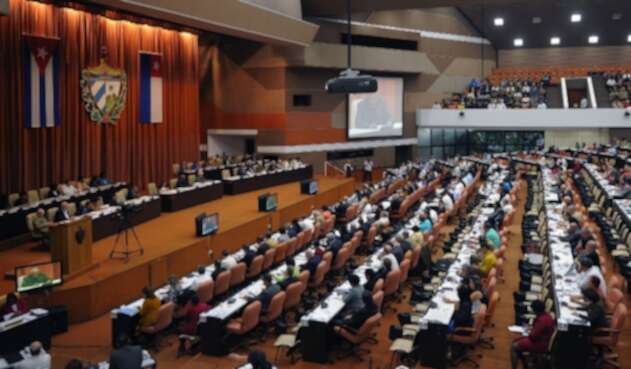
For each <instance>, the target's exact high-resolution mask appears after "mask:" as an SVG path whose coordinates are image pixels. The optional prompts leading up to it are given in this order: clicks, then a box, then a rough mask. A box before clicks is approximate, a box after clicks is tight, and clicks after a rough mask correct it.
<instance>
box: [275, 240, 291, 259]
mask: <svg viewBox="0 0 631 369" xmlns="http://www.w3.org/2000/svg"><path fill="white" fill-rule="evenodd" d="M288 248H289V241H287V242H285V243H283V244H282V245H279V246H278V247H277V248H276V254H275V255H274V264H275V265H278V264H280V263H282V262H284V261H285V258H286V257H287V249H288Z"/></svg>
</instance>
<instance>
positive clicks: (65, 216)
mask: <svg viewBox="0 0 631 369" xmlns="http://www.w3.org/2000/svg"><path fill="white" fill-rule="evenodd" d="M67 220H70V211H69V210H68V203H67V202H66V201H64V202H62V203H61V207H60V208H59V210H58V211H57V213H56V214H55V223H59V222H63V221H67Z"/></svg>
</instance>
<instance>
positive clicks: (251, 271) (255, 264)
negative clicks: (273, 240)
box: [246, 255, 265, 279]
mask: <svg viewBox="0 0 631 369" xmlns="http://www.w3.org/2000/svg"><path fill="white" fill-rule="evenodd" d="M263 261H265V257H263V255H257V256H256V257H255V258H254V259H252V262H251V263H250V267H249V268H248V274H247V275H246V277H247V279H254V278H256V277H258V276H259V274H261V272H262V271H263Z"/></svg>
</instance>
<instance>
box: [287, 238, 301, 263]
mask: <svg viewBox="0 0 631 369" xmlns="http://www.w3.org/2000/svg"><path fill="white" fill-rule="evenodd" d="M297 245H298V238H296V237H294V238H291V239H289V241H287V253H286V254H285V257H286V258H288V257H290V256H293V255H294V254H295V253H296V247H297Z"/></svg>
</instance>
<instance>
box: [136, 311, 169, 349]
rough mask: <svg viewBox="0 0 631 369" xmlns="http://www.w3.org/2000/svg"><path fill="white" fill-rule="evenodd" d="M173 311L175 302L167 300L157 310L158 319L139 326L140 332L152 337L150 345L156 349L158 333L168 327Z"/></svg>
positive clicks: (158, 344) (158, 343) (158, 345)
mask: <svg viewBox="0 0 631 369" xmlns="http://www.w3.org/2000/svg"><path fill="white" fill-rule="evenodd" d="M174 313H175V303H173V302H169V303H166V304H164V305H162V306H160V310H158V319H157V320H156V322H155V323H154V324H153V325H149V326H146V327H142V328H140V332H142V333H143V334H145V335H148V336H150V337H152V340H151V344H150V345H151V346H152V347H153V348H154V349H155V350H158V349H159V347H160V342H159V340H160V335H159V333H160V332H162V331H164V330H166V329H167V328H169V326H170V325H171V323H173V314H174Z"/></svg>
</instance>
